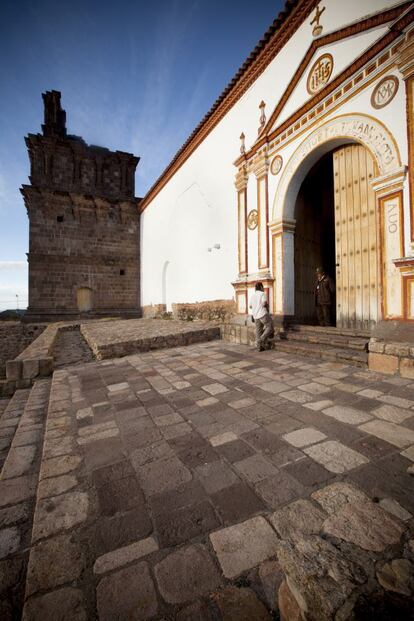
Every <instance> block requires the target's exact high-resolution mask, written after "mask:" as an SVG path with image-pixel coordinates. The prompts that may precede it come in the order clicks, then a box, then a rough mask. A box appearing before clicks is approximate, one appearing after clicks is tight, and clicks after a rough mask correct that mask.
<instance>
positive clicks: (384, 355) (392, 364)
mask: <svg viewBox="0 0 414 621" xmlns="http://www.w3.org/2000/svg"><path fill="white" fill-rule="evenodd" d="M368 351H369V353H368V368H369V369H370V370H371V371H377V372H379V373H385V374H386V375H401V377H405V378H408V379H414V346H413V343H393V342H387V341H384V340H381V339H377V338H371V339H370V342H369V345H368Z"/></svg>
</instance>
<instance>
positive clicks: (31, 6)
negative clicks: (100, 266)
mask: <svg viewBox="0 0 414 621" xmlns="http://www.w3.org/2000/svg"><path fill="white" fill-rule="evenodd" d="M282 5H283V3H282V2H281V1H280V0H255V1H254V2H252V0H237V1H236V0H220V1H219V0H156V1H153V2H147V1H146V2H143V1H141V0H118V2H114V1H111V2H108V1H107V0H83V1H80V0H70V1H69V0H60V1H59V2H56V0H53V1H52V0H36V1H35V2H34V1H33V0H30V1H29V0H3V2H2V19H1V25H0V35H1V36H0V59H1V61H0V84H1V93H2V97H1V99H0V136H1V140H0V310H2V309H4V308H10V307H15V306H16V304H15V300H16V295H19V304H20V307H21V308H22V307H25V306H26V304H27V264H26V255H25V253H26V252H27V250H28V221H27V215H26V210H25V208H24V204H23V200H22V197H21V195H20V193H19V187H20V186H21V184H23V183H27V182H28V174H29V162H28V157H27V153H26V147H25V143H24V136H25V135H26V134H27V133H29V132H31V133H37V132H40V131H41V129H40V125H41V123H42V122H43V102H42V98H41V93H42V92H44V91H45V90H52V89H55V90H60V91H61V92H62V105H63V108H64V109H65V110H66V114H67V127H68V131H69V133H71V134H77V135H79V136H82V137H83V138H84V140H86V142H88V143H91V144H98V145H102V146H106V147H108V148H110V149H118V150H120V151H128V152H132V153H134V154H136V155H139V156H140V157H141V162H140V163H139V165H138V171H137V177H136V194H137V195H138V196H143V195H144V194H145V192H146V191H147V190H148V189H149V188H150V186H151V185H152V183H153V182H154V181H155V179H156V178H157V177H158V176H159V174H160V173H161V172H162V170H163V169H164V168H165V166H166V165H167V164H168V162H169V161H170V159H171V158H172V156H173V155H174V154H175V152H176V151H177V150H178V148H179V147H180V146H181V144H182V143H183V142H184V141H185V140H186V138H187V137H188V135H189V134H190V133H191V131H192V130H193V129H194V127H195V126H196V125H197V123H198V122H199V121H200V120H201V118H202V117H203V116H204V114H205V113H206V112H207V111H208V110H209V108H210V106H211V105H212V104H213V102H214V101H215V99H216V98H217V96H218V95H219V94H220V93H221V91H222V90H223V89H224V88H225V86H226V85H227V83H228V82H229V81H230V79H231V78H232V77H233V75H234V74H235V72H236V71H237V69H238V68H239V67H240V65H241V64H242V63H243V62H244V60H245V59H246V58H247V56H248V55H249V53H250V52H251V50H252V49H253V48H254V46H255V45H256V43H257V42H258V41H259V39H260V38H261V37H262V35H263V34H264V32H265V31H266V30H267V28H268V27H269V26H270V24H271V22H272V21H273V19H274V18H275V17H276V16H277V14H278V12H279V11H280V9H281V8H282Z"/></svg>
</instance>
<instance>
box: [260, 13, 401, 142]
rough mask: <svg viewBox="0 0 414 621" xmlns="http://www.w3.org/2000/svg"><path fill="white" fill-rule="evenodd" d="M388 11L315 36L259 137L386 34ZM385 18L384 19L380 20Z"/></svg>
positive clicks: (317, 91)
mask: <svg viewBox="0 0 414 621" xmlns="http://www.w3.org/2000/svg"><path fill="white" fill-rule="evenodd" d="M387 13H388V12H386V13H385V14H381V15H377V16H375V17H374V18H373V17H371V18H367V19H366V20H365V22H366V23H364V21H363V22H359V23H356V24H352V25H350V26H348V27H345V28H342V29H340V30H337V31H336V32H332V33H329V34H328V35H326V36H324V37H320V38H319V39H315V40H314V41H313V42H312V43H311V44H310V46H309V48H308V50H307V52H306V54H305V56H304V57H303V59H302V60H301V61H300V62H298V67H297V71H296V72H295V74H294V75H293V77H292V79H291V80H290V82H289V84H288V86H287V87H286V89H285V91H284V92H283V94H282V96H281V98H280V99H279V101H278V103H277V104H276V107H275V108H274V110H273V112H272V114H271V116H270V117H269V118H268V121H267V123H266V125H265V127H264V129H263V131H262V132H261V134H260V136H259V137H258V140H261V139H262V138H263V137H264V136H266V135H267V134H270V133H271V132H272V131H274V130H275V129H277V128H278V127H279V126H280V125H281V124H282V123H283V122H284V121H286V119H288V118H289V117H290V116H291V115H293V114H294V113H295V112H296V111H297V110H299V109H300V108H301V107H302V106H303V105H305V104H306V103H308V102H309V101H310V100H312V98H313V97H315V96H316V95H318V93H320V92H321V91H322V90H323V89H324V88H325V87H326V86H328V85H329V84H330V83H332V82H333V81H334V80H335V79H336V78H338V77H339V76H340V75H341V74H342V73H343V72H344V71H346V69H347V68H349V67H351V66H352V65H353V63H354V61H355V60H356V59H358V58H360V57H362V56H363V55H364V53H365V52H367V51H368V50H370V49H372V47H373V46H374V45H375V43H376V41H378V40H379V39H381V38H383V37H384V34H386V32H387V30H388V27H389V24H390V23H392V20H391V19H389V20H388V21H387ZM381 18H382V20H381Z"/></svg>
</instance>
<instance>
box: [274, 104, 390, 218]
mask: <svg viewBox="0 0 414 621" xmlns="http://www.w3.org/2000/svg"><path fill="white" fill-rule="evenodd" d="M344 139H345V140H348V142H349V141H350V140H351V141H354V142H359V143H360V144H362V145H364V146H365V147H366V148H367V149H368V150H369V151H370V152H371V154H372V155H373V157H374V159H375V161H376V164H377V166H378V168H379V174H380V175H386V174H389V173H391V172H393V171H395V170H396V169H398V167H399V166H401V161H400V156H399V153H398V150H397V147H396V143H395V140H394V138H393V137H392V135H391V134H390V133H389V132H388V131H387V130H386V128H385V127H384V126H383V125H382V124H381V123H379V122H377V121H375V120H374V119H372V118H370V117H367V116H364V115H362V114H358V115H343V116H338V117H336V118H335V119H332V120H331V121H328V123H325V124H324V125H322V126H321V127H319V128H318V129H316V130H315V131H314V132H313V133H312V134H310V135H309V136H308V137H307V138H305V140H304V141H303V142H302V144H301V145H299V147H298V148H297V149H296V151H295V152H294V153H293V155H292V157H291V158H290V160H289V161H288V163H287V164H286V166H285V168H284V171H283V173H282V176H281V178H280V181H279V185H278V188H277V192H276V197H275V201H274V206H273V219H274V220H277V219H280V218H282V214H283V211H284V202H285V197H286V192H287V190H288V187H289V184H290V182H291V180H292V178H293V177H294V175H295V174H296V172H297V170H298V168H299V167H300V165H301V163H302V162H303V160H305V159H306V157H307V156H308V155H309V154H310V153H311V152H312V151H314V150H315V149H317V148H318V147H320V146H321V145H323V144H324V143H329V142H330V143H331V144H332V148H333V147H334V146H335V144H336V145H337V146H339V145H340V144H343V143H344ZM292 209H293V207H292ZM284 216H285V217H287V218H293V217H294V215H293V214H292V213H289V212H286V213H285V214H284Z"/></svg>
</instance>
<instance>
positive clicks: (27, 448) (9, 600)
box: [0, 380, 50, 619]
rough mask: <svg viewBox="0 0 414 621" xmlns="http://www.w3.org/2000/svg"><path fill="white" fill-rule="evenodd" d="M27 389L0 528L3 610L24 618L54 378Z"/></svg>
mask: <svg viewBox="0 0 414 621" xmlns="http://www.w3.org/2000/svg"><path fill="white" fill-rule="evenodd" d="M19 392H21V391H17V392H16V393H15V395H14V397H13V400H14V399H15V397H16V395H18V393H19ZM25 392H27V393H29V394H28V395H27V398H26V400H25V403H24V410H23V412H22V414H21V416H20V418H19V422H18V426H17V429H16V431H15V434H14V436H13V440H12V443H11V446H10V450H9V452H8V455H7V458H6V461H5V464H4V467H3V470H2V473H1V476H0V518H1V526H2V527H6V528H4V530H2V531H0V532H1V533H2V535H3V538H1V539H0V556H1V559H2V561H1V563H2V566H1V569H2V571H3V573H4V572H5V575H6V576H7V580H6V586H5V587H4V588H2V589H0V611H1V612H5V613H6V617H5V618H7V619H9V618H10V619H20V618H21V614H22V610H23V601H24V593H25V584H26V573H27V563H28V559H29V549H30V542H31V537H32V527H33V517H34V509H35V497H36V490H37V484H38V478H39V468H40V459H41V454H42V449H43V435H44V425H45V419H46V413H47V409H48V402H49V392H50V380H40V381H37V382H36V383H35V384H34V385H33V387H32V388H31V390H30V391H29V390H28V391H25ZM18 396H19V395H18ZM20 405H21V404H20ZM1 586H2V587H3V586H4V584H2V585H1ZM9 613H10V614H9ZM0 617H1V618H3V617H2V615H1V613H0Z"/></svg>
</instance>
